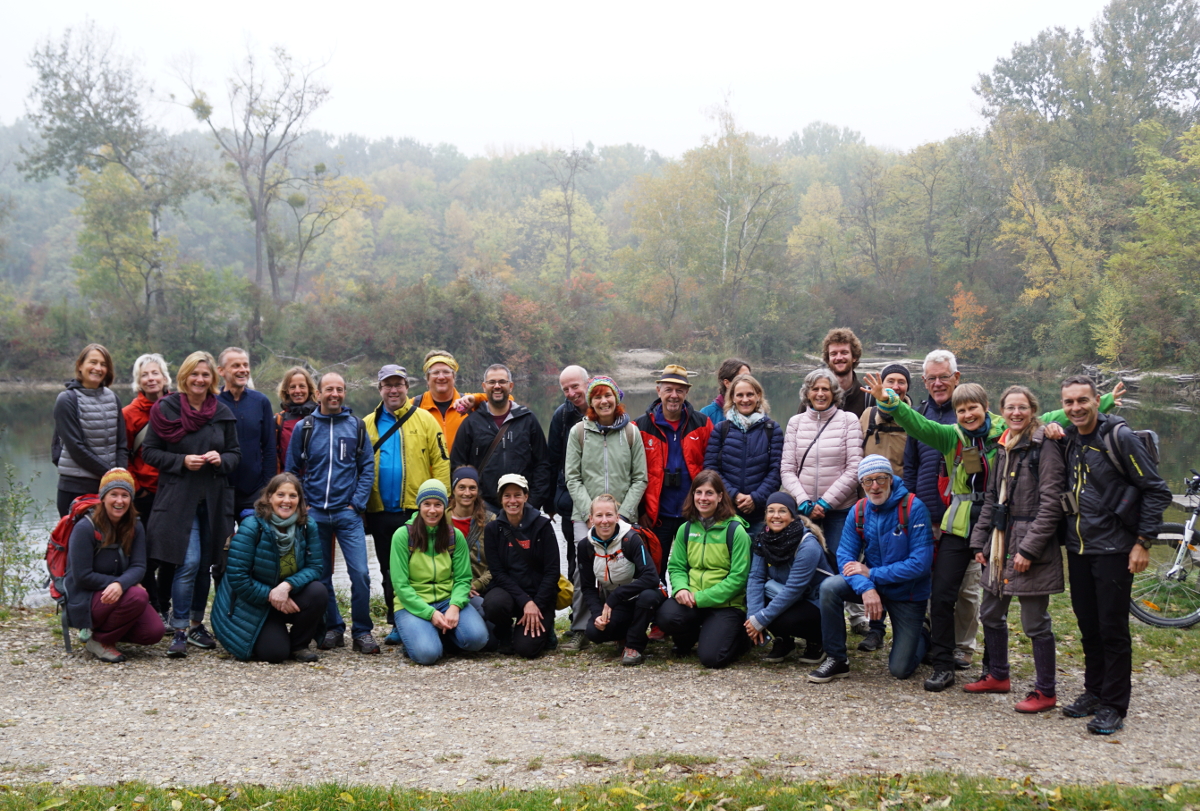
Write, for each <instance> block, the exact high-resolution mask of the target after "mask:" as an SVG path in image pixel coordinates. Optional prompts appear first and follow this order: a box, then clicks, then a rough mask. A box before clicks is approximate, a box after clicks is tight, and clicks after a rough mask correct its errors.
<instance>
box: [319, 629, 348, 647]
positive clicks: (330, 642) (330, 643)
mask: <svg viewBox="0 0 1200 811" xmlns="http://www.w3.org/2000/svg"><path fill="white" fill-rule="evenodd" d="M344 647H346V634H345V633H343V632H342V631H326V632H325V638H324V639H322V640H321V641H320V642H318V643H317V649H318V650H333V649H334V648H344Z"/></svg>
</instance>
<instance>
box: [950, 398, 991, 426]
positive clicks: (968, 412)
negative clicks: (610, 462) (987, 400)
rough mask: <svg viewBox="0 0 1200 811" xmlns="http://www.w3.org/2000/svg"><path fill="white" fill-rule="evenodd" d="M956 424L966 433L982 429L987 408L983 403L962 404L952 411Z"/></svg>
mask: <svg viewBox="0 0 1200 811" xmlns="http://www.w3.org/2000/svg"><path fill="white" fill-rule="evenodd" d="M954 413H955V415H956V416H957V417H958V424H959V425H961V426H962V427H963V429H964V430H966V431H975V430H978V429H980V428H982V427H983V424H984V420H986V419H987V408H986V407H985V406H984V405H983V403H971V402H967V403H963V404H962V405H960V406H957V407H956V408H955V409H954Z"/></svg>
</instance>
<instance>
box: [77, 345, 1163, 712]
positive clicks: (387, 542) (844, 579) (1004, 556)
mask: <svg viewBox="0 0 1200 811" xmlns="http://www.w3.org/2000/svg"><path fill="white" fill-rule="evenodd" d="M822 355H823V358H824V361H825V365H824V366H823V367H821V368H818V369H816V370H814V371H812V372H810V373H809V374H807V375H806V376H805V378H804V382H803V385H802V387H801V389H800V409H799V413H797V414H795V415H794V416H792V417H791V418H790V419H788V420H787V421H786V425H781V424H780V423H778V422H776V421H775V420H774V419H772V418H771V416H770V405H769V403H768V402H767V398H766V396H765V395H764V392H763V388H762V386H761V385H760V383H759V382H758V381H757V380H756V379H755V378H754V376H753V375H752V374H751V368H750V364H748V363H747V362H745V361H743V360H741V359H738V358H731V359H729V360H728V361H726V362H725V363H724V364H722V366H721V368H720V369H719V370H718V373H717V378H718V381H717V382H718V390H717V394H716V397H715V398H714V399H713V401H712V402H711V403H709V404H707V405H706V406H705V407H704V408H703V409H697V408H695V407H694V406H693V405H692V403H691V402H690V400H689V394H690V392H691V387H692V383H691V378H690V376H689V374H688V372H687V370H686V369H684V368H683V367H681V366H677V365H669V366H667V367H666V368H665V369H664V370H663V372H662V373H661V374H660V376H659V378H658V380H657V381H656V383H655V385H656V394H657V398H656V399H655V400H654V402H653V403H652V404H651V405H650V407H649V408H648V409H647V410H646V411H645V413H643V414H640V415H637V416H631V415H630V414H629V413H627V412H626V410H625V408H624V406H623V405H622V400H623V398H624V392H623V391H622V390H621V388H620V386H619V385H618V384H617V382H616V381H615V380H613V379H612V378H611V377H606V376H589V375H588V373H587V372H586V371H585V370H584V369H582V368H581V367H579V366H568V367H567V368H565V369H564V370H563V371H562V373H561V374H560V377H559V383H560V386H561V388H562V392H563V395H564V400H563V402H562V404H561V405H560V406H559V407H558V408H557V409H556V411H555V412H554V414H553V417H552V418H551V420H550V424H549V431H548V435H547V433H545V432H543V429H542V427H541V424H540V423H539V420H538V418H537V417H536V415H535V414H534V413H533V412H532V411H531V410H530V409H529V408H527V407H525V406H523V405H521V404H519V403H518V402H516V401H515V400H514V399H513V388H514V384H513V376H512V373H511V371H510V370H509V369H508V368H507V367H505V366H504V365H502V364H494V365H492V366H489V367H488V368H487V369H486V370H485V372H484V377H483V381H482V383H483V391H482V392H481V393H468V394H465V395H464V394H462V393H460V392H459V390H458V388H457V374H458V371H459V368H458V363H457V361H456V360H455V359H454V357H453V355H451V354H450V353H449V352H447V351H444V350H433V351H431V352H429V353H428V354H427V355H426V356H425V358H424V360H423V362H422V372H423V373H424V377H425V382H426V384H427V391H425V392H424V393H423V394H422V395H421V396H419V397H410V395H409V386H410V377H409V374H408V371H407V370H406V369H405V368H404V367H403V366H399V365H394V364H389V365H386V366H384V367H382V368H381V369H380V370H379V372H378V375H377V385H378V389H379V394H380V402H379V404H378V406H376V408H375V409H374V410H373V411H372V412H371V413H369V414H366V415H365V416H363V417H362V418H359V417H358V416H356V415H354V414H353V413H352V411H351V410H350V409H349V408H347V407H345V405H344V400H345V396H346V384H345V381H344V379H343V378H342V377H341V376H340V375H338V374H337V373H333V372H330V373H326V374H324V375H322V376H321V377H320V379H319V380H314V379H313V377H312V376H311V375H310V374H309V373H308V371H306V370H305V369H303V368H300V367H296V368H293V369H290V370H288V372H287V373H285V375H284V377H283V380H282V381H281V383H280V385H279V389H278V396H279V401H280V402H279V409H278V410H277V411H276V410H275V408H274V407H273V406H272V404H271V403H270V402H269V400H268V399H267V398H266V397H265V396H264V395H262V394H260V393H258V392H257V391H255V390H254V389H253V387H252V386H251V384H250V358H249V354H248V353H247V352H245V351H244V350H242V349H239V348H237V347H230V348H227V349H225V350H224V351H223V352H221V354H220V355H219V356H218V357H217V358H213V357H212V356H211V355H209V354H207V353H205V352H195V353H193V354H192V355H189V356H188V357H187V358H186V359H185V360H184V362H183V363H182V364H181V366H180V368H179V371H178V374H177V375H176V378H175V384H176V390H175V391H173V392H172V391H171V390H170V388H171V387H170V374H169V369H168V367H167V363H166V361H165V360H164V359H163V358H162V357H161V356H158V355H144V356H142V357H140V358H138V360H137V361H136V363H135V364H134V374H133V388H134V391H135V392H136V397H135V399H134V401H133V402H132V403H131V404H129V405H128V406H125V407H124V408H123V409H122V408H121V407H120V402H119V400H118V399H117V397H116V395H115V393H114V392H113V391H112V389H111V386H112V381H113V371H112V360H111V357H110V356H109V354H108V352H107V351H106V350H105V349H104V348H103V347H101V346H99V345H95V344H93V345H90V346H88V347H86V348H85V349H84V351H83V352H82V353H81V354H80V356H79V359H78V362H77V364H76V379H75V380H74V381H71V382H70V383H69V384H68V386H67V389H66V391H64V392H63V393H62V394H61V395H60V396H59V399H58V402H57V403H56V405H55V429H56V430H55V460H56V464H57V465H58V467H59V474H60V477H59V499H58V501H59V510H60V514H66V513H68V511H69V510H70V505H71V503H72V501H73V499H75V498H76V497H78V496H80V495H84V494H91V493H98V494H99V495H100V503H99V504H98V505H97V506H96V507H95V508H94V510H92V512H90V513H89V514H88V520H87V521H86V522H85V521H83V520H80V521H79V522H78V524H77V525H76V532H75V534H73V535H72V546H71V557H70V560H71V567H72V569H73V570H74V571H75V572H76V574H75V575H74V579H72V576H69V577H68V610H69V618H70V621H71V623H72V625H73V626H74V627H78V628H81V629H84V628H86V629H89V631H90V639H89V640H88V643H87V644H88V649H89V650H90V651H91V652H92V653H93V654H95V655H96V656H97V657H98V658H100V659H103V660H106V661H120V660H121V658H122V654H121V653H120V651H119V650H117V649H116V647H115V643H116V642H118V641H127V642H132V643H135V644H152V643H153V642H156V641H157V640H158V639H160V638H161V637H162V635H163V634H164V633H165V628H164V627H163V626H164V625H166V626H169V627H170V629H171V631H172V632H173V635H172V640H171V643H170V645H169V647H168V650H167V654H168V656H172V657H183V656H186V655H187V650H188V646H189V645H193V646H199V647H213V646H214V645H215V644H217V643H216V639H219V640H220V644H221V645H223V646H224V647H225V648H226V649H227V650H228V651H229V652H230V653H231V654H233V655H234V656H236V657H237V658H239V659H258V660H263V661H269V662H279V661H282V660H284V659H287V658H293V659H297V660H299V661H312V660H314V659H315V658H316V657H317V656H318V654H317V653H316V652H315V651H313V650H311V648H310V643H311V642H313V641H316V643H317V645H316V647H317V648H318V649H322V650H329V649H332V648H334V647H341V646H344V645H345V644H346V639H345V637H346V624H345V620H344V619H343V617H342V616H341V614H340V612H339V610H338V605H337V600H336V599H335V595H334V591H333V583H332V569H333V566H332V563H333V554H334V549H333V545H334V543H335V542H336V544H337V545H338V546H339V547H340V549H341V551H342V556H343V558H344V560H345V565H346V570H347V574H348V577H349V581H350V587H351V594H350V607H351V626H350V642H351V645H352V647H353V649H354V650H356V651H358V652H361V653H365V654H377V653H379V652H380V646H379V642H378V641H377V640H376V638H375V636H374V634H373V630H374V629H373V623H372V619H371V613H370V587H371V584H370V574H369V570H368V568H367V553H366V534H367V533H369V534H370V535H371V536H372V539H373V542H374V546H375V554H376V558H377V559H378V561H379V566H380V571H381V574H382V580H383V583H382V585H383V592H384V602H385V605H386V610H387V616H388V617H389V618H390V619H392V628H391V631H390V633H388V634H387V636H386V637H385V639H384V642H385V643H386V644H392V645H403V650H404V652H405V654H406V655H407V656H408V657H409V658H410V659H411V660H412V661H414V662H416V663H419V664H432V663H434V662H436V661H437V660H438V659H439V658H441V657H442V656H443V655H444V654H445V653H446V652H447V651H452V650H462V651H480V650H493V651H497V652H499V653H515V654H517V655H520V656H524V657H535V656H538V655H539V654H541V653H542V652H543V651H545V650H548V649H551V648H554V647H556V646H558V645H559V644H561V645H562V646H563V647H565V648H567V649H575V650H578V649H581V648H583V647H585V646H586V645H588V644H590V643H604V642H615V643H616V646H617V649H618V651H619V652H620V656H621V661H622V663H623V664H627V665H637V664H640V663H641V662H642V661H644V659H645V651H646V647H647V644H648V642H649V641H650V640H654V639H665V638H666V637H670V640H671V643H672V649H673V654H674V655H676V656H685V655H688V654H689V653H690V652H691V651H692V649H693V648H695V649H696V654H697V656H698V658H699V660H700V662H701V663H702V664H703V665H705V666H706V667H714V668H719V667H724V666H727V665H729V664H731V663H732V662H734V661H736V660H737V659H738V658H739V657H740V656H741V655H743V654H744V653H745V652H746V651H747V650H748V649H750V648H751V647H752V646H755V645H766V644H768V643H770V644H771V647H770V649H769V651H768V652H767V653H766V655H765V657H764V659H765V661H768V662H782V661H785V660H786V659H787V658H789V657H791V656H792V655H794V654H795V653H796V651H799V653H798V659H799V661H801V662H804V663H807V664H811V665H813V666H814V667H813V670H812V671H811V673H809V675H808V680H809V681H810V682H814V683H826V682H830V681H832V680H834V679H838V678H843V677H845V676H847V675H849V672H850V666H849V661H848V653H847V624H849V626H850V629H851V630H852V631H854V632H855V633H857V634H859V635H860V636H861V637H862V639H861V640H860V641H859V642H858V645H857V647H858V649H859V650H862V651H874V650H878V649H879V648H881V647H882V646H883V644H884V641H885V639H886V636H887V622H888V621H889V620H890V624H891V628H892V631H891V634H892V644H891V650H890V653H889V658H888V667H889V671H890V672H891V674H892V675H893V676H895V677H896V678H900V679H905V678H908V677H910V676H911V675H912V674H913V673H914V672H915V671H916V670H917V668H918V666H919V665H920V664H921V663H922V662H923V661H924V662H926V663H927V664H929V665H930V666H931V668H932V673H931V675H930V676H929V677H928V678H927V679H926V680H925V682H924V687H925V689H926V690H928V691H931V692H938V691H942V690H945V689H947V688H948V687H950V686H952V685H953V684H954V683H955V681H956V675H955V671H956V670H963V669H967V668H969V667H970V666H971V662H972V660H973V657H974V653H975V650H974V649H975V639H976V635H977V629H978V624H979V623H980V622H981V623H982V625H983V640H984V649H983V656H982V664H983V669H982V673H981V675H980V677H979V678H978V679H976V680H974V681H971V682H969V683H967V684H965V685H964V687H963V689H965V690H966V691H967V692H971V693H1007V692H1010V690H1011V681H1010V676H1009V666H1008V632H1007V629H1008V626H1007V613H1008V608H1009V604H1010V602H1011V599H1012V597H1014V596H1016V597H1018V598H1019V600H1020V605H1021V619H1022V625H1023V628H1024V631H1025V633H1026V635H1027V636H1029V637H1030V639H1031V641H1032V645H1033V656H1034V662H1035V670H1036V676H1035V682H1034V685H1033V689H1032V690H1031V691H1029V693H1028V695H1026V697H1025V698H1024V699H1023V700H1022V701H1020V702H1018V703H1017V704H1016V706H1015V709H1016V710H1017V711H1019V712H1042V711H1046V710H1050V709H1053V708H1054V707H1056V706H1057V705H1058V701H1057V693H1056V678H1055V674H1056V667H1055V642H1054V635H1053V630H1052V628H1051V623H1050V614H1049V610H1048V606H1049V597H1050V595H1051V594H1054V593H1058V592H1061V591H1063V590H1064V589H1065V578H1064V567H1063V555H1062V551H1061V548H1060V547H1061V546H1063V545H1065V546H1066V549H1067V567H1066V569H1067V571H1069V573H1070V579H1071V586H1072V588H1071V600H1072V606H1073V608H1074V610H1075V614H1076V617H1077V618H1078V622H1079V627H1080V632H1081V637H1082V641H1083V647H1084V653H1085V657H1086V663H1085V679H1084V692H1083V693H1082V694H1081V695H1080V696H1079V697H1077V698H1076V699H1075V700H1074V701H1072V702H1071V703H1069V704H1066V705H1065V706H1063V708H1062V711H1063V712H1064V714H1066V715H1068V716H1072V717H1085V716H1092V718H1091V721H1090V722H1089V724H1088V728H1089V730H1091V731H1093V732H1096V733H1101V734H1111V733H1112V732H1115V731H1117V730H1118V729H1120V728H1121V727H1122V725H1123V719H1124V717H1125V714H1126V712H1127V710H1128V706H1129V697H1130V682H1131V677H1130V673H1131V638H1130V633H1129V623H1128V603H1129V592H1130V589H1131V586H1132V578H1133V575H1134V574H1135V573H1136V572H1138V571H1140V570H1141V569H1143V568H1145V566H1146V563H1147V559H1148V558H1147V553H1146V549H1147V548H1148V546H1149V544H1150V542H1151V540H1152V539H1153V538H1154V537H1155V536H1156V534H1157V532H1158V528H1159V525H1160V523H1161V518H1162V513H1163V511H1164V510H1165V508H1166V506H1167V505H1168V504H1169V503H1170V500H1171V496H1170V492H1169V491H1168V489H1167V487H1166V484H1165V483H1164V482H1163V480H1162V479H1161V477H1159V476H1158V473H1157V471H1156V469H1155V464H1154V461H1153V458H1152V457H1151V456H1150V455H1149V454H1148V453H1147V451H1146V450H1145V449H1144V447H1143V445H1142V444H1141V442H1140V441H1139V439H1138V438H1137V437H1136V436H1135V435H1134V434H1133V432H1132V431H1131V430H1130V429H1129V428H1128V426H1127V425H1126V424H1125V422H1124V420H1122V419H1121V418H1120V417H1116V416H1113V415H1111V414H1109V413H1107V412H1108V411H1110V410H1111V408H1112V407H1113V406H1114V405H1119V404H1120V396H1121V389H1120V387H1118V389H1117V390H1115V391H1114V392H1113V393H1110V394H1107V395H1104V396H1103V397H1101V396H1099V393H1098V392H1097V391H1096V386H1095V384H1094V383H1093V382H1092V381H1091V380H1090V379H1089V378H1086V377H1071V378H1068V379H1067V380H1065V381H1063V384H1062V389H1061V392H1062V398H1061V399H1062V408H1061V409H1057V410H1054V411H1050V412H1048V413H1044V414H1040V415H1039V414H1038V411H1039V405H1038V401H1037V398H1036V396H1035V395H1034V394H1033V392H1031V391H1030V390H1029V389H1027V388H1025V387H1023V386H1010V387H1009V388H1007V389H1006V390H1005V391H1004V392H1003V393H1002V394H1001V397H1000V400H999V412H1000V413H998V414H997V413H992V412H991V411H989V398H988V394H987V392H986V391H985V390H984V389H983V387H981V386H979V385H977V384H974V383H964V382H961V381H960V373H959V371H958V368H957V362H956V359H955V357H954V355H953V354H952V353H950V352H947V351H945V350H936V351H934V352H931V353H930V354H929V355H928V356H927V357H926V358H925V361H924V363H923V365H922V376H921V377H922V382H923V383H924V385H925V388H926V390H927V391H928V393H929V397H928V399H926V400H925V401H924V402H922V403H920V404H919V405H914V404H913V401H912V399H911V398H910V396H909V389H910V386H911V383H912V380H911V373H910V372H909V370H908V369H907V367H905V366H904V365H902V364H891V365H888V366H885V367H884V368H883V369H882V370H881V371H880V372H879V373H878V374H874V373H871V374H865V375H864V376H863V378H862V379H860V378H859V376H858V373H857V371H856V368H857V367H858V364H859V362H860V360H861V357H862V345H861V343H860V342H859V340H858V338H857V337H856V336H855V335H854V333H853V332H851V331H850V330H846V329H834V330H831V331H830V332H829V333H828V335H827V336H826V337H825V340H824V343H823V346H822ZM218 381H221V382H222V383H223V385H219V383H218ZM135 518H140V521H139V520H134V519H135ZM556 519H557V520H558V521H559V523H560V528H561V533H562V536H563V537H564V538H565V540H566V546H567V550H566V551H567V555H566V567H565V569H566V571H562V569H563V566H562V565H561V564H560V552H559V544H558V540H557V537H556V533H555V527H554V526H553V522H554V521H555V520H556ZM76 536H78V537H76ZM76 541H78V543H76ZM77 547H78V549H77ZM114 549H115V550H116V551H115V552H114ZM88 550H90V553H91V554H90V555H89V554H88V553H87V552H88ZM85 557H86V558H88V560H87V561H84V558H85ZM214 580H215V581H216V583H217V591H216V597H215V599H214V601H213V608H212V612H211V622H212V625H213V629H214V631H215V632H216V639H214V637H213V635H212V634H210V633H209V632H208V630H207V629H206V627H205V625H204V615H205V609H206V606H207V602H208V592H209V589H210V583H211V582H212V581H214ZM397 603H398V604H399V605H398V607H397ZM568 604H569V605H570V606H571V614H570V627H569V629H568V631H567V632H566V633H565V635H564V636H563V638H562V640H561V642H560V640H559V639H558V637H557V635H556V633H555V630H554V622H555V613H556V608H561V607H565V606H566V605H568ZM88 609H90V611H89V610H88ZM156 633H157V634H158V636H157V637H155V634H156ZM798 640H801V641H803V643H804V644H803V647H800V646H799V645H798V644H797V641H798Z"/></svg>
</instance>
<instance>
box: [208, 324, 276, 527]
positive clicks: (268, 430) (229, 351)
mask: <svg viewBox="0 0 1200 811" xmlns="http://www.w3.org/2000/svg"><path fill="white" fill-rule="evenodd" d="M217 374H219V375H220V376H221V379H222V380H223V381H224V384H225V385H224V386H223V388H222V390H221V394H220V399H221V402H223V403H224V404H225V405H227V406H229V410H230V411H232V412H233V416H234V418H235V419H236V420H237V434H238V444H239V445H241V448H242V461H240V462H238V466H237V467H236V468H234V469H233V472H232V473H230V474H229V484H230V485H231V486H232V487H233V495H234V514H235V515H236V516H238V517H239V518H240V517H241V514H242V511H243V510H253V509H254V502H255V501H257V500H258V497H259V495H260V494H261V493H262V491H263V488H264V487H266V486H267V482H269V481H271V477H272V476H274V475H275V409H274V408H273V407H272V406H271V399H270V398H269V397H267V396H266V395H265V394H263V393H262V392H258V391H255V390H254V389H252V388H250V354H249V353H248V352H247V351H246V350H245V349H242V348H241V347H237V346H228V347H225V348H224V349H222V350H221V354H220V355H218V356H217Z"/></svg>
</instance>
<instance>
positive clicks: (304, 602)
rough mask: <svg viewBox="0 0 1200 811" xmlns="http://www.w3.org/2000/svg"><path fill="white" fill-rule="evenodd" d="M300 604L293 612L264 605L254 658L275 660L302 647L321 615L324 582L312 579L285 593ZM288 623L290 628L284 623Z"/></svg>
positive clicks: (314, 632) (322, 616)
mask: <svg viewBox="0 0 1200 811" xmlns="http://www.w3.org/2000/svg"><path fill="white" fill-rule="evenodd" d="M289 596H290V597H291V598H292V601H293V602H294V603H295V604H296V605H298V606H299V607H300V611H299V612H297V613H295V614H285V613H283V612H282V611H280V610H278V609H277V608H275V607H274V606H268V607H267V619H266V621H265V622H264V623H263V627H262V630H261V631H259V632H258V639H256V640H255V641H254V654H253V655H254V658H255V659H257V660H258V661H260V662H270V663H272V664H279V663H280V662H282V661H283V660H285V659H289V658H291V655H292V652H293V651H298V650H304V649H305V648H307V647H308V643H309V642H312V641H313V639H314V638H315V637H316V635H317V631H318V630H320V628H321V624H322V623H323V622H324V619H325V603H326V601H327V600H328V599H329V594H328V593H327V592H326V591H325V584H324V583H322V582H321V581H320V580H313V581H310V582H309V583H308V585H306V586H305V587H304V588H302V589H300V590H299V591H296V590H293V591H292V593H291V594H290V595H289ZM289 623H290V624H291V626H292V627H291V629H289V628H288V624H289Z"/></svg>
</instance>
